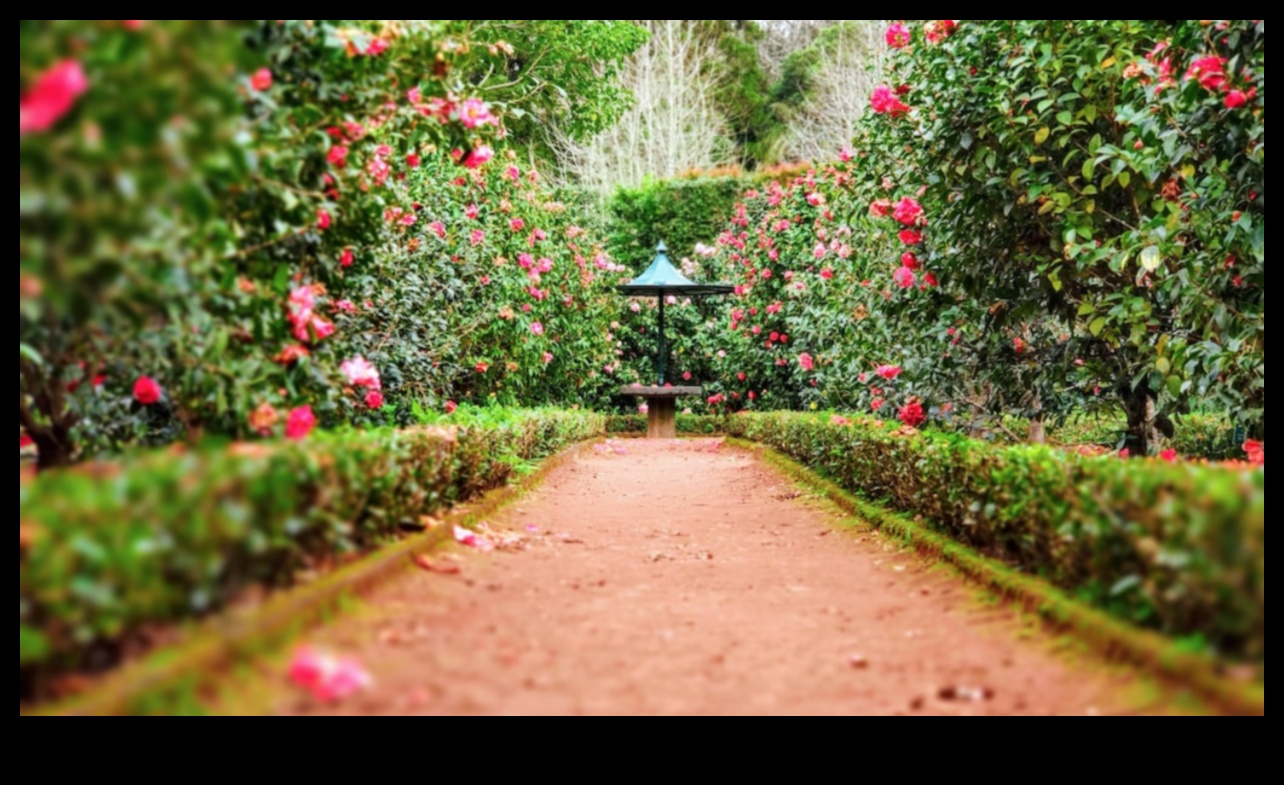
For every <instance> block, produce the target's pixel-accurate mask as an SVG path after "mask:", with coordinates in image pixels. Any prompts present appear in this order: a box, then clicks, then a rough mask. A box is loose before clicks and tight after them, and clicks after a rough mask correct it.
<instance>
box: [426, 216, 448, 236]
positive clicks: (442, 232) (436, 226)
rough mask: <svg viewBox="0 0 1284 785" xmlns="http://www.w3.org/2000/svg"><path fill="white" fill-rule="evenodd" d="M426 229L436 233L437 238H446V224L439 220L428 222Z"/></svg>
mask: <svg viewBox="0 0 1284 785" xmlns="http://www.w3.org/2000/svg"><path fill="white" fill-rule="evenodd" d="M428 231H430V232H432V233H433V234H435V235H437V239H438V240H445V239H446V225H445V224H443V223H442V222H441V221H433V222H432V223H430V224H428Z"/></svg>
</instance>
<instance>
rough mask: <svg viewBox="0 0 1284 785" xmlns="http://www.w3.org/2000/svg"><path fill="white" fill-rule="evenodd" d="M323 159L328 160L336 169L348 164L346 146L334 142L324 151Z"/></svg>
mask: <svg viewBox="0 0 1284 785" xmlns="http://www.w3.org/2000/svg"><path fill="white" fill-rule="evenodd" d="M325 159H326V160H327V161H329V162H330V164H331V165H332V166H334V167H335V168H336V169H342V168H343V167H345V166H347V165H348V148H346V147H344V146H343V145H341V144H336V145H335V146H334V147H331V148H330V152H329V153H326V156H325Z"/></svg>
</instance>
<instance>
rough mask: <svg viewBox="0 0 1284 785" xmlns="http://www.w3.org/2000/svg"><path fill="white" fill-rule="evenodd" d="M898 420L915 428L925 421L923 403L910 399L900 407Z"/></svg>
mask: <svg viewBox="0 0 1284 785" xmlns="http://www.w3.org/2000/svg"><path fill="white" fill-rule="evenodd" d="M899 416H900V420H901V422H903V423H905V424H906V425H908V426H909V427H911V428H917V427H918V426H920V425H922V424H923V423H925V422H927V415H926V414H925V413H924V412H923V404H921V403H919V402H918V400H917V399H915V400H913V401H910V402H909V403H907V404H905V405H904V406H903V407H901V411H900V415H899Z"/></svg>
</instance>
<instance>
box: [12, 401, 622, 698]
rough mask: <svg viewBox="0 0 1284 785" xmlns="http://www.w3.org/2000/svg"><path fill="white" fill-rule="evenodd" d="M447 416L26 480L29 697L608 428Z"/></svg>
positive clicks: (24, 611) (580, 416) (489, 414)
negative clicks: (42, 685)
mask: <svg viewBox="0 0 1284 785" xmlns="http://www.w3.org/2000/svg"><path fill="white" fill-rule="evenodd" d="M447 422H451V423H452V424H450V425H446V424H444V423H443V424H442V425H434V426H425V427H420V428H413V429H410V430H404V431H391V430H384V431H365V432H347V433H339V434H321V433H318V434H315V435H314V437H313V438H312V439H310V440H309V441H307V442H304V443H300V444H290V443H281V444H251V445H235V446H232V447H222V448H218V449H207V450H199V451H188V452H183V451H177V450H171V451H165V452H160V453H151V454H147V455H144V456H141V457H138V458H136V459H134V460H131V461H128V462H126V463H124V464H122V465H120V466H101V467H86V468H81V469H77V470H70V471H64V472H58V473H52V474H46V475H42V476H41V477H39V478H38V479H37V480H35V481H34V482H33V483H31V484H30V485H27V486H23V487H21V488H20V499H19V510H20V515H21V522H22V529H23V536H22V539H23V548H22V554H21V561H20V567H19V572H20V579H19V585H20V628H19V644H20V645H19V663H20V666H21V676H22V682H23V689H24V691H29V690H30V689H31V688H32V687H33V686H35V685H37V684H38V683H39V682H41V681H43V678H44V677H46V676H48V675H51V674H54V673H57V672H61V671H65V670H68V669H80V668H87V667H88V668H95V667H101V666H103V665H105V664H110V661H111V660H114V658H115V654H116V652H117V650H118V648H119V646H120V644H121V643H122V642H124V641H126V640H127V639H128V638H129V637H130V635H131V634H132V633H135V632H137V631H139V630H141V629H143V628H145V627H148V626H151V625H155V624H158V623H166V622H173V621H179V620H182V619H186V618H189V617H194V616H201V615H204V614H207V613H210V612H212V611H215V610H218V609H219V608H221V607H224V606H226V605H227V603H228V602H229V601H230V600H232V599H233V598H234V597H235V596H236V595H237V594H238V593H240V592H242V591H244V590H245V589H246V588H247V587H250V586H253V585H266V586H273V587H279V586H286V585H289V584H290V583H292V582H293V581H294V579H295V576H296V575H297V574H298V573H300V572H301V571H306V570H310V569H315V568H317V567H320V566H324V565H325V564H327V563H331V562H333V561H334V560H335V559H336V558H342V557H344V556H350V555H352V554H359V553H362V552H365V551H368V550H371V549H373V548H376V547H378V546H379V545H380V544H381V543H383V542H386V541H387V540H388V539H389V538H391V537H394V536H396V534H397V533H398V532H399V531H401V530H402V528H403V526H405V525H409V526H413V525H414V524H415V523H416V522H417V521H418V520H419V517H420V516H422V515H426V514H432V513H434V512H437V511H440V510H442V509H443V508H445V507H448V506H449V505H450V504H452V503H454V502H456V501H461V500H464V499H467V498H469V497H471V496H473V495H475V494H477V493H478V492H480V491H483V490H485V489H487V488H490V487H493V486H496V485H499V484H502V483H503V482H504V481H505V480H506V479H507V478H508V476H509V475H510V474H511V473H512V472H513V470H514V469H515V468H516V467H518V466H520V465H521V463H522V462H524V461H529V460H533V459H538V458H542V457H544V456H547V455H549V454H551V453H553V452H555V451H557V450H559V449H561V448H562V447H564V446H566V445H568V444H571V443H573V442H575V441H579V440H582V439H586V438H589V437H593V436H597V435H600V434H601V433H602V432H603V431H604V429H605V421H604V418H602V417H601V416H598V415H593V414H585V413H570V412H555V411H509V410H471V411H465V410H461V411H460V412H459V413H458V414H457V415H456V417H455V418H452V419H451V420H450V421H447ZM456 423H457V424H456Z"/></svg>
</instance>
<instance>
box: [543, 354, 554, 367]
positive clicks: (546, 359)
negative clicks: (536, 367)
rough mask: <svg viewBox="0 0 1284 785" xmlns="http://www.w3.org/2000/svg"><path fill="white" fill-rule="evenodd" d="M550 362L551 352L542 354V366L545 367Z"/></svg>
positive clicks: (551, 359) (551, 360) (551, 358)
mask: <svg viewBox="0 0 1284 785" xmlns="http://www.w3.org/2000/svg"><path fill="white" fill-rule="evenodd" d="M551 362H553V353H552V352H544V364H545V365H548V364H549V363H551Z"/></svg>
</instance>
